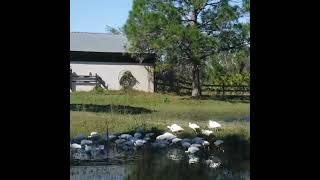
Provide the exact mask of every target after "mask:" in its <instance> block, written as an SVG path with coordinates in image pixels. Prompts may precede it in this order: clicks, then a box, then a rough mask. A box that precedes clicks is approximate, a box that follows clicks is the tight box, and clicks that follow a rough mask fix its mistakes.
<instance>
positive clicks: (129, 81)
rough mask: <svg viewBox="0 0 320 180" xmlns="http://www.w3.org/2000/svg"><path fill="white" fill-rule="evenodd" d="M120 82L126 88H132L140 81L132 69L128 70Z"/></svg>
mask: <svg viewBox="0 0 320 180" xmlns="http://www.w3.org/2000/svg"><path fill="white" fill-rule="evenodd" d="M119 83H120V85H121V86H122V88H123V89H124V90H132V89H133V87H134V86H135V85H136V84H137V83H139V82H138V81H137V79H136V78H135V77H134V76H133V75H132V73H131V72H130V71H126V72H124V73H123V75H122V77H121V78H120V80H119Z"/></svg>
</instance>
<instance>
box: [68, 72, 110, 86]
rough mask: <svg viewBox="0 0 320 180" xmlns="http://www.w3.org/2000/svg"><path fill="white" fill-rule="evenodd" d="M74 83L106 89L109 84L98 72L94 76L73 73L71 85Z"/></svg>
mask: <svg viewBox="0 0 320 180" xmlns="http://www.w3.org/2000/svg"><path fill="white" fill-rule="evenodd" d="M73 83H74V84H75V85H92V86H96V87H103V88H105V89H108V86H107V85H106V83H105V82H104V81H103V80H102V78H101V77H100V76H99V75H98V74H95V75H94V76H90V75H71V82H70V87H72V84H73Z"/></svg>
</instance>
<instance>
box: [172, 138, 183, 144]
mask: <svg viewBox="0 0 320 180" xmlns="http://www.w3.org/2000/svg"><path fill="white" fill-rule="evenodd" d="M181 140H182V139H180V138H173V139H172V141H171V142H172V143H174V144H175V143H177V142H180V141H181Z"/></svg>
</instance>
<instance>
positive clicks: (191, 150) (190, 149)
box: [185, 146, 200, 154]
mask: <svg viewBox="0 0 320 180" xmlns="http://www.w3.org/2000/svg"><path fill="white" fill-rule="evenodd" d="M199 150H200V149H199V148H198V147H195V146H190V147H189V148H188V151H185V152H186V153H191V154H194V153H196V152H198V151H199Z"/></svg>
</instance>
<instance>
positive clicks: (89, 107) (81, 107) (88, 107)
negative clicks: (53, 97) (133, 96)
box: [70, 104, 155, 114]
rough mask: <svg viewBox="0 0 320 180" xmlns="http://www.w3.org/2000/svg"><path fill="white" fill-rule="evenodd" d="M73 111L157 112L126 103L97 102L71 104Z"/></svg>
mask: <svg viewBox="0 0 320 180" xmlns="http://www.w3.org/2000/svg"><path fill="white" fill-rule="evenodd" d="M70 110H71V111H85V112H105V113H109V112H112V113H119V114H144V113H152V112H155V111H153V110H150V109H146V108H143V107H132V106H124V105H111V104H108V105H96V104H70Z"/></svg>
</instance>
